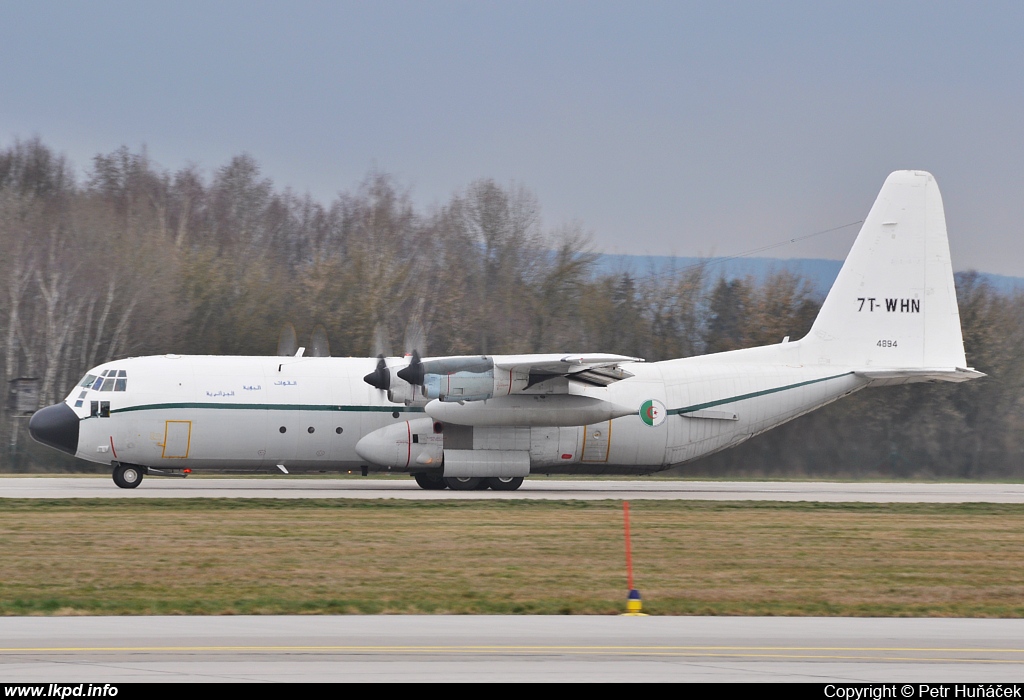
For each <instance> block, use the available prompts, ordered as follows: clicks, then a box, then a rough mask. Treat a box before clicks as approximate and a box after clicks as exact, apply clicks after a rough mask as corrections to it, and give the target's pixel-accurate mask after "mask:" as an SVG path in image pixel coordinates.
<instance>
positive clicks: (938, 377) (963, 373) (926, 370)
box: [854, 367, 985, 385]
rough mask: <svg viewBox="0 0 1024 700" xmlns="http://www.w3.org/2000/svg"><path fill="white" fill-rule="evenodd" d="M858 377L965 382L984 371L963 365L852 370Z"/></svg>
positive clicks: (902, 381) (886, 380)
mask: <svg viewBox="0 0 1024 700" xmlns="http://www.w3.org/2000/svg"><path fill="white" fill-rule="evenodd" d="M854 374H856V375H857V376H858V377H864V378H865V379H870V380H872V382H873V383H875V384H879V385H884V384H916V383H919V382H966V381H969V380H971V379H980V378H981V377H984V376H985V373H984V372H979V371H977V370H974V369H965V368H963V367H953V368H948V367H922V368H917V369H861V370H856V371H854Z"/></svg>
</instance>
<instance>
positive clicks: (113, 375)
mask: <svg viewBox="0 0 1024 700" xmlns="http://www.w3.org/2000/svg"><path fill="white" fill-rule="evenodd" d="M78 386H80V387H85V388H86V389H92V390H93V391H128V372H127V371H126V370H123V369H105V370H103V371H102V372H101V373H100V376H99V377H97V376H96V375H95V374H87V375H85V378H84V379H82V381H81V382H80V383H79V385H78ZM80 398H84V395H83V397H80Z"/></svg>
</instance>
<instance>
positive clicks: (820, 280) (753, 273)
mask: <svg viewBox="0 0 1024 700" xmlns="http://www.w3.org/2000/svg"><path fill="white" fill-rule="evenodd" d="M701 264H703V265H706V266H707V271H708V276H709V278H710V279H713V280H717V279H718V278H719V277H725V278H726V279H727V280H732V279H737V278H743V277H752V278H754V280H755V281H757V282H761V281H763V280H764V279H765V278H766V277H767V276H768V275H771V274H772V273H775V272H780V271H784V270H785V271H789V272H792V273H793V274H796V275H800V276H802V277H804V278H806V279H807V280H808V281H809V282H810V283H811V284H812V285H813V287H814V291H815V292H816V293H818V294H820V295H821V296H822V297H824V296H825V295H826V294H827V293H828V290H829V289H831V288H832V283H833V282H835V280H836V277H837V276H838V275H839V269H840V268H841V267H842V266H843V261H842V260H823V259H820V258H790V259H782V258H677V257H673V256H670V255H600V256H598V260H597V269H598V271H600V272H604V273H608V272H620V273H621V272H629V273H631V274H634V275H637V276H643V275H647V274H651V273H663V272H668V271H671V270H679V269H682V268H686V267H691V266H696V265H701ZM979 275H980V276H981V278H982V279H984V280H985V281H986V282H988V283H989V284H990V285H992V288H993V289H995V290H997V291H999V292H1002V293H1004V294H1012V293H1013V292H1018V291H1024V277H1009V276H1007V275H995V274H991V273H988V272H981V273H979Z"/></svg>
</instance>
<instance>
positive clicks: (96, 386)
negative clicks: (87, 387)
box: [92, 377, 103, 391]
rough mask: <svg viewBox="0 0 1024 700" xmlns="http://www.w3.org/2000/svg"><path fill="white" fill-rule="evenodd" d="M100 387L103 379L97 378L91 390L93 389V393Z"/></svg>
mask: <svg viewBox="0 0 1024 700" xmlns="http://www.w3.org/2000/svg"><path fill="white" fill-rule="evenodd" d="M101 386H103V377H99V378H98V379H97V380H96V383H95V384H93V385H92V388H93V389H94V390H95V391H99V389H100V387H101Z"/></svg>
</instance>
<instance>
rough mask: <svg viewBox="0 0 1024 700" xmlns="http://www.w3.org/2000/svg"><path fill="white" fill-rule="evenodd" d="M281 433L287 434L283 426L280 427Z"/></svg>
mask: <svg viewBox="0 0 1024 700" xmlns="http://www.w3.org/2000/svg"><path fill="white" fill-rule="evenodd" d="M281 432H282V433H287V432H288V428H286V427H284V426H283V425H282V426H281Z"/></svg>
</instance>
